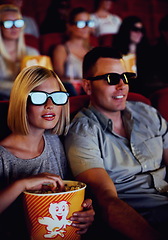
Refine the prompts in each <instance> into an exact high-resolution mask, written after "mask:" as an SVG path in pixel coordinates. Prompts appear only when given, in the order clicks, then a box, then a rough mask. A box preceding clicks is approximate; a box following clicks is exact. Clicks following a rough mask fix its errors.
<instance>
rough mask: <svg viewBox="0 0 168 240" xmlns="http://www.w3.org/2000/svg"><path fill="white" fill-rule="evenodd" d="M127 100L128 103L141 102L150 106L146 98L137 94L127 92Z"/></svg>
mask: <svg viewBox="0 0 168 240" xmlns="http://www.w3.org/2000/svg"><path fill="white" fill-rule="evenodd" d="M127 100H128V101H136V102H143V103H146V104H148V105H152V104H151V101H150V99H149V98H147V97H145V96H143V95H141V94H139V93H134V92H129V93H128V97H127Z"/></svg>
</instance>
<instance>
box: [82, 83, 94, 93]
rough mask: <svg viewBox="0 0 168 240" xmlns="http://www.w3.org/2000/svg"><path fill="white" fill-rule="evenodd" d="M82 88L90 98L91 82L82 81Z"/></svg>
mask: <svg viewBox="0 0 168 240" xmlns="http://www.w3.org/2000/svg"><path fill="white" fill-rule="evenodd" d="M82 87H83V89H84V91H85V92H86V94H87V95H89V96H90V95H91V93H92V87H91V81H90V80H86V79H83V80H82Z"/></svg>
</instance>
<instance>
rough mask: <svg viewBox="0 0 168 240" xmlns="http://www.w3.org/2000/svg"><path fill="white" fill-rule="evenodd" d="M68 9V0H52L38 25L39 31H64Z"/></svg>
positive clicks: (43, 32) (42, 32) (44, 32)
mask: <svg viewBox="0 0 168 240" xmlns="http://www.w3.org/2000/svg"><path fill="white" fill-rule="evenodd" d="M69 10H70V0H52V2H51V4H50V6H49V8H48V10H47V15H46V17H45V19H44V21H43V23H42V24H41V26H40V33H41V34H46V33H53V32H59V33H64V32H65V31H66V22H67V17H68V13H69Z"/></svg>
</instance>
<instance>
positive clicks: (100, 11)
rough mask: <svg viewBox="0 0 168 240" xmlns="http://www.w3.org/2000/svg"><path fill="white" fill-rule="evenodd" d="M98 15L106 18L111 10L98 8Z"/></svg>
mask: <svg viewBox="0 0 168 240" xmlns="http://www.w3.org/2000/svg"><path fill="white" fill-rule="evenodd" d="M96 15H97V16H98V17H100V18H106V17H107V16H108V15H109V12H108V11H106V10H105V9H103V8H100V9H98V10H97V12H96Z"/></svg>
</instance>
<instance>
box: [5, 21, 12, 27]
mask: <svg viewBox="0 0 168 240" xmlns="http://www.w3.org/2000/svg"><path fill="white" fill-rule="evenodd" d="M3 25H4V28H12V27H13V21H10V20H7V21H4V22H3Z"/></svg>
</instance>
